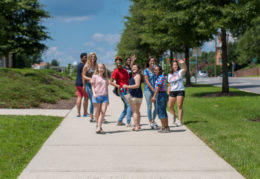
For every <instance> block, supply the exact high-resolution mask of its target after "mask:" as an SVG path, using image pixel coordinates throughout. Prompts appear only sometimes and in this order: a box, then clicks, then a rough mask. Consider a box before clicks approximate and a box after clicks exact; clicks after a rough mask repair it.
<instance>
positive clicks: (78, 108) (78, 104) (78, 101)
mask: <svg viewBox="0 0 260 179" xmlns="http://www.w3.org/2000/svg"><path fill="white" fill-rule="evenodd" d="M81 100H82V97H78V98H77V110H78V115H79V116H80V109H81Z"/></svg>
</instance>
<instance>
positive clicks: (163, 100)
mask: <svg viewBox="0 0 260 179" xmlns="http://www.w3.org/2000/svg"><path fill="white" fill-rule="evenodd" d="M167 102H168V94H167V93H166V92H159V93H158V95H157V99H156V103H157V111H158V117H159V119H165V118H168V115H167V109H166V108H167Z"/></svg>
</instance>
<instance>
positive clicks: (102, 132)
mask: <svg viewBox="0 0 260 179" xmlns="http://www.w3.org/2000/svg"><path fill="white" fill-rule="evenodd" d="M96 134H106V132H105V131H103V129H102V128H100V130H98V131H96Z"/></svg>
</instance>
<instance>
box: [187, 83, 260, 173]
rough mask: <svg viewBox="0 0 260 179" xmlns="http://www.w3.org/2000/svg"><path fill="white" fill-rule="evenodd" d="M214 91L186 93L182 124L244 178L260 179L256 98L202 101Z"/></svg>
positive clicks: (242, 95)
mask: <svg viewBox="0 0 260 179" xmlns="http://www.w3.org/2000/svg"><path fill="white" fill-rule="evenodd" d="M219 91H221V89H220V88H217V87H206V86H204V87H192V88H187V89H186V94H187V95H186V98H185V102H184V121H185V124H186V125H187V126H188V127H189V128H190V129H191V130H192V131H193V132H194V133H195V134H197V135H198V136H199V137H200V138H201V139H203V140H204V141H205V142H206V143H207V144H208V145H209V146H210V147H211V148H213V149H214V150H215V151H216V152H217V153H218V154H219V155H220V156H221V157H222V158H224V159H225V160H226V161H228V162H229V163H230V164H231V165H232V166H234V167H235V168H236V169H237V170H238V171H239V172H240V173H241V174H242V175H244V176H245V177H247V178H260V137H259V131H260V122H252V121H251V120H252V119H257V118H260V112H259V111H260V95H255V94H250V93H245V92H240V91H238V90H235V89H231V91H232V92H234V93H237V94H238V95H239V96H232V97H230V96H229V97H209V98H206V97H202V96H203V95H204V94H207V93H211V92H219Z"/></svg>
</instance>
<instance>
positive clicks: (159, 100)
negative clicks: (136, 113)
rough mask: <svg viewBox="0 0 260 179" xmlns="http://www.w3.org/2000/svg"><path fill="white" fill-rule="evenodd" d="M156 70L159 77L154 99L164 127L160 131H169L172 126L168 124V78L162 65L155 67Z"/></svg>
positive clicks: (156, 82)
mask: <svg viewBox="0 0 260 179" xmlns="http://www.w3.org/2000/svg"><path fill="white" fill-rule="evenodd" d="M154 72H155V74H156V76H157V79H156V81H155V93H154V95H153V98H152V101H153V102H155V101H156V104H157V113H158V117H159V119H160V120H161V123H162V129H161V130H159V131H158V132H161V133H167V132H169V131H170V128H169V126H168V115H167V111H166V108H167V102H168V94H167V93H166V79H165V77H164V75H163V74H162V73H163V70H162V67H161V66H157V67H155V69H154Z"/></svg>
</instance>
